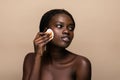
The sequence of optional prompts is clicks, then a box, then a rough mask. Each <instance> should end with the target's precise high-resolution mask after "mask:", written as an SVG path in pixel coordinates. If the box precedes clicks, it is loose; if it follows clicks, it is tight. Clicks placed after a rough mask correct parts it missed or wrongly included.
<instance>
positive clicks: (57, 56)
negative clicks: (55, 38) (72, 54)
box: [47, 46, 67, 61]
mask: <svg viewBox="0 0 120 80" xmlns="http://www.w3.org/2000/svg"><path fill="white" fill-rule="evenodd" d="M47 50H48V51H49V52H48V53H49V54H50V55H51V58H52V60H54V61H59V60H61V59H63V58H65V57H66V56H67V50H66V49H65V48H60V47H56V46H50V47H47Z"/></svg>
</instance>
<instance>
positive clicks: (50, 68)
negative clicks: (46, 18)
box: [23, 14, 91, 80]
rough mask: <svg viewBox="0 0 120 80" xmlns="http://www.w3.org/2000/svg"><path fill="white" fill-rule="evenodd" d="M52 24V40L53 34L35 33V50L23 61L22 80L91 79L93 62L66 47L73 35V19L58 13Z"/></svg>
mask: <svg viewBox="0 0 120 80" xmlns="http://www.w3.org/2000/svg"><path fill="white" fill-rule="evenodd" d="M49 25H50V26H49V28H51V29H52V30H53V32H54V35H55V36H54V38H53V40H52V41H50V40H49V39H50V37H51V36H50V35H48V34H45V33H44V32H39V33H38V34H37V35H36V37H35V39H34V41H33V43H34V47H35V52H34V53H29V54H27V55H26V57H25V60H24V65H23V80H91V63H90V61H89V60H88V59H87V58H86V57H83V56H80V55H77V54H74V53H72V52H70V51H68V50H66V49H65V48H67V47H68V46H69V45H70V43H71V41H72V39H73V36H74V28H75V26H73V22H72V20H71V18H70V17H69V16H68V15H66V14H57V15H55V16H54V17H53V18H52V19H51V21H50V23H49ZM45 47H46V49H45Z"/></svg>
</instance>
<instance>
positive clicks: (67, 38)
mask: <svg viewBox="0 0 120 80" xmlns="http://www.w3.org/2000/svg"><path fill="white" fill-rule="evenodd" d="M61 39H62V40H63V41H64V42H70V37H68V36H63V37H61Z"/></svg>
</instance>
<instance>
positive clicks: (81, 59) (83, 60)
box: [76, 55, 91, 66]
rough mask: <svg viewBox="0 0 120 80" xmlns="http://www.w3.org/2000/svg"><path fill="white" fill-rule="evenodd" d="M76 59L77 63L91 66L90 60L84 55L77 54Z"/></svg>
mask: <svg viewBox="0 0 120 80" xmlns="http://www.w3.org/2000/svg"><path fill="white" fill-rule="evenodd" d="M76 60H77V64H79V65H81V66H91V62H90V60H89V59H88V58H87V57H85V56H81V55H77V58H76Z"/></svg>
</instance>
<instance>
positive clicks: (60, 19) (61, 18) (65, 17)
mask: <svg viewBox="0 0 120 80" xmlns="http://www.w3.org/2000/svg"><path fill="white" fill-rule="evenodd" d="M50 22H70V23H73V21H72V19H71V17H70V16H68V15H67V14H56V15H54V16H53V17H52V18H51V20H50Z"/></svg>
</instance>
